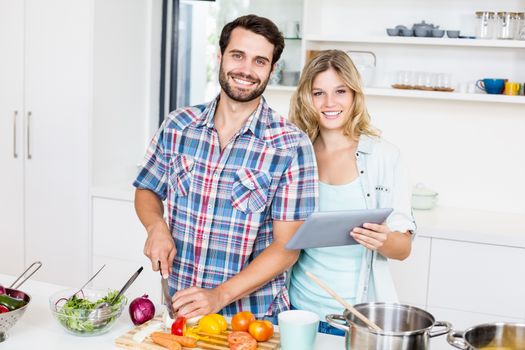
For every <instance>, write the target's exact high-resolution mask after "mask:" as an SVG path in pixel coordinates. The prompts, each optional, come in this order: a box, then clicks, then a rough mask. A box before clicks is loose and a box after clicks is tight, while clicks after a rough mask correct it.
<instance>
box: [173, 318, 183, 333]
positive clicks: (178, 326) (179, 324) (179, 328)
mask: <svg viewBox="0 0 525 350" xmlns="http://www.w3.org/2000/svg"><path fill="white" fill-rule="evenodd" d="M185 333H186V317H184V316H179V317H177V318H176V319H175V321H173V324H172V325H171V334H174V335H184V334H185Z"/></svg>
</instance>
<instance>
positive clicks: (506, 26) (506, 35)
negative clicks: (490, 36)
mask: <svg viewBox="0 0 525 350" xmlns="http://www.w3.org/2000/svg"><path fill="white" fill-rule="evenodd" d="M514 22H515V13H514V12H498V21H497V23H498V26H497V28H498V30H497V38H498V39H513V34H514V33H513V30H512V28H513V24H514Z"/></svg>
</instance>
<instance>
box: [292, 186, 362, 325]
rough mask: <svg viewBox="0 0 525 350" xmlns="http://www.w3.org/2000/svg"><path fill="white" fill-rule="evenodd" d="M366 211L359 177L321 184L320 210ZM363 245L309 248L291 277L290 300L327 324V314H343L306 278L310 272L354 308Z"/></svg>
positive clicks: (327, 296)
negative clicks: (340, 182)
mask: <svg viewBox="0 0 525 350" xmlns="http://www.w3.org/2000/svg"><path fill="white" fill-rule="evenodd" d="M353 209H366V202H365V198H364V196H363V191H362V188H361V181H360V179H359V177H358V178H357V179H355V180H354V181H352V182H350V183H348V184H344V185H328V184H324V183H322V182H319V211H338V210H353ZM364 251H365V248H364V247H363V246H362V245H360V244H356V245H351V246H343V247H327V248H309V249H304V250H303V251H302V252H301V255H300V257H299V260H298V261H297V263H296V264H295V265H294V267H293V269H292V274H291V277H290V301H291V303H292V305H293V306H294V307H296V308H298V309H301V310H310V311H313V312H315V313H317V314H318V315H319V317H320V318H321V321H324V319H325V316H326V315H327V314H342V312H343V307H342V306H341V305H340V304H339V303H338V302H337V301H336V300H334V299H333V298H332V297H331V296H330V295H328V294H327V293H326V292H325V291H324V290H323V289H321V288H319V287H318V286H317V284H315V282H313V281H312V280H310V278H308V276H306V274H305V272H306V271H310V272H311V273H313V274H314V275H315V276H317V277H319V279H321V280H322V281H324V282H325V283H326V284H327V285H328V286H329V287H330V288H332V289H333V290H334V291H335V292H336V293H337V294H339V295H340V296H341V297H343V298H344V299H345V300H346V301H348V302H349V303H350V304H351V305H353V304H354V303H355V298H356V295H357V282H358V280H359V271H360V269H361V259H362V257H363V254H364Z"/></svg>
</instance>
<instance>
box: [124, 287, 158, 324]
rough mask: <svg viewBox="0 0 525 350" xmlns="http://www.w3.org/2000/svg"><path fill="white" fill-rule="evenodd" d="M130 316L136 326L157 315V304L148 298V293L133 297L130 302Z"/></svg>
mask: <svg viewBox="0 0 525 350" xmlns="http://www.w3.org/2000/svg"><path fill="white" fill-rule="evenodd" d="M129 316H130V317H131V321H133V324H134V325H136V326H138V325H139V324H143V323H144V322H147V321H149V320H151V319H152V318H153V316H155V305H153V302H152V301H151V300H149V299H148V295H147V294H144V295H143V296H141V297H138V298H135V299H133V301H132V302H131V303H130V304H129Z"/></svg>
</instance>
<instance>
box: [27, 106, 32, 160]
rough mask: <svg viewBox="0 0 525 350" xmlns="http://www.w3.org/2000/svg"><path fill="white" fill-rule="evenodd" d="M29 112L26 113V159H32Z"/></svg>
mask: <svg viewBox="0 0 525 350" xmlns="http://www.w3.org/2000/svg"><path fill="white" fill-rule="evenodd" d="M31 115H32V113H31V112H27V159H31V158H33V156H32V155H31Z"/></svg>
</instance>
